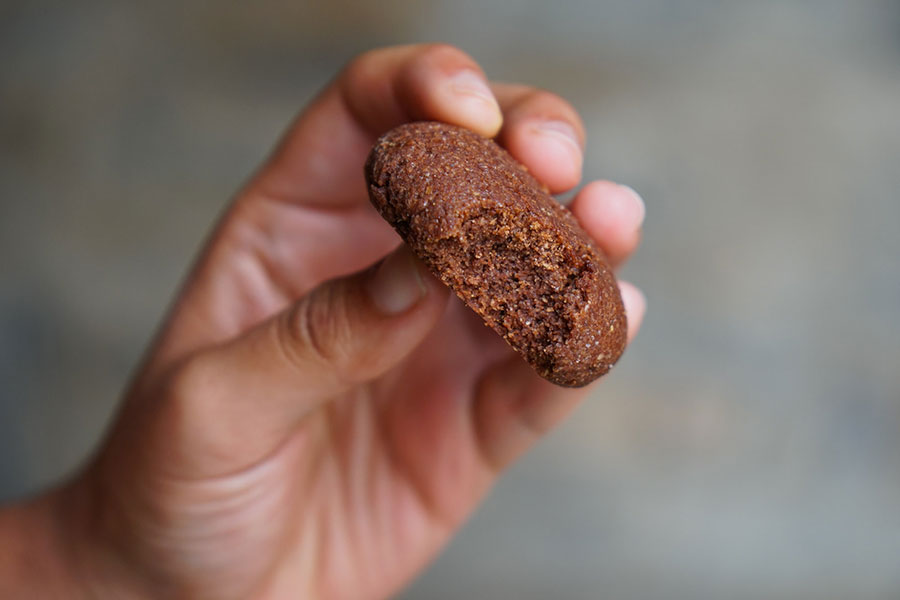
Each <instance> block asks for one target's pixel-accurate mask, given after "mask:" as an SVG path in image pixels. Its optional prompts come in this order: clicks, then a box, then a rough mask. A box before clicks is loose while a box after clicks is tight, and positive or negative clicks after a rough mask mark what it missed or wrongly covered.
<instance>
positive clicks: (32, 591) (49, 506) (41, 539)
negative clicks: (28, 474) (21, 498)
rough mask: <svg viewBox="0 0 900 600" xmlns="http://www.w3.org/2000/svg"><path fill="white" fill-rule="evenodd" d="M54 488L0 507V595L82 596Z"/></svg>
mask: <svg viewBox="0 0 900 600" xmlns="http://www.w3.org/2000/svg"><path fill="white" fill-rule="evenodd" d="M59 508H60V503H59V497H58V493H57V492H50V493H47V494H44V495H42V496H39V497H37V498H34V499H32V500H28V501H25V502H20V503H17V504H12V505H9V506H4V507H2V508H0V597H3V598H20V597H21V598H26V597H41V598H44V597H46V598H82V597H86V593H84V592H86V590H85V589H84V587H83V586H81V584H80V582H79V578H78V577H77V575H76V573H75V564H74V563H73V562H72V561H71V557H70V553H69V550H68V549H67V544H66V543H65V540H64V533H63V531H64V528H63V527H62V520H61V518H60V516H61V515H60V512H59Z"/></svg>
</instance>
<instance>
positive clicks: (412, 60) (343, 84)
mask: <svg viewBox="0 0 900 600" xmlns="http://www.w3.org/2000/svg"><path fill="white" fill-rule="evenodd" d="M426 119H427V120H436V121H443V122H445V123H451V124H454V125H459V126H461V127H466V128H468V129H471V130H473V131H475V132H477V133H480V134H481V135H484V136H487V137H492V136H494V135H496V133H497V132H498V131H499V130H500V126H501V125H502V122H503V116H502V114H501V112H500V108H499V106H498V104H497V101H496V100H495V98H494V95H493V93H492V92H491V89H490V88H489V87H488V83H487V79H486V78H485V75H484V72H483V71H482V70H481V67H479V66H478V63H476V62H475V60H474V59H473V58H472V57H470V56H469V55H468V54H466V53H465V52H463V51H462V50H459V49H458V48H455V47H453V46H448V45H446V44H419V45H411V46H397V47H392V48H385V49H380V50H373V51H370V52H367V53H365V54H362V55H360V56H359V57H358V58H356V59H355V60H353V61H352V62H351V63H350V64H348V65H347V66H346V67H345V68H344V69H343V70H342V71H341V73H340V74H339V75H338V77H337V78H336V79H335V80H334V81H333V82H332V83H331V84H330V85H329V86H328V87H327V88H326V89H325V90H324V91H323V92H322V93H321V94H320V95H319V96H318V97H317V98H316V99H315V100H314V101H313V102H312V104H311V105H310V106H309V107H308V108H307V109H306V110H305V111H303V113H301V114H300V115H299V116H298V118H297V119H296V120H295V122H294V123H293V125H292V126H291V127H290V128H289V130H288V132H287V134H286V135H285V136H284V137H283V139H282V140H281V142H280V143H279V145H278V146H277V148H276V150H275V151H274V153H273V154H272V156H271V157H270V158H269V160H268V161H267V162H266V164H265V165H264V166H263V168H262V169H261V170H260V172H259V174H258V175H257V176H256V177H255V178H254V181H253V182H252V183H251V190H255V191H257V192H259V193H260V194H262V195H264V196H267V197H269V198H275V199H277V200H280V201H285V202H288V203H292V204H303V205H322V204H324V205H327V206H329V207H346V206H348V205H355V204H358V203H360V202H364V201H365V193H364V190H365V186H364V184H363V178H362V164H363V162H364V161H365V158H366V155H367V154H368V152H369V149H370V148H371V146H372V143H373V142H374V141H375V139H376V138H377V137H378V136H379V135H381V134H382V133H384V132H385V131H387V130H388V129H390V128H392V127H395V126H396V125H400V124H401V123H404V122H407V121H415V120H426ZM251 195H252V194H251Z"/></svg>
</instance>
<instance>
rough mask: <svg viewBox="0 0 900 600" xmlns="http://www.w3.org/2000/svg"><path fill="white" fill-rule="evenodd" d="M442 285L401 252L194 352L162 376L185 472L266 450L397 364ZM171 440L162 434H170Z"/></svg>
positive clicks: (432, 319) (423, 328)
mask: <svg viewBox="0 0 900 600" xmlns="http://www.w3.org/2000/svg"><path fill="white" fill-rule="evenodd" d="M446 299H447V288H445V287H444V286H443V285H442V284H441V283H440V281H438V280H437V279H436V278H435V277H434V276H432V275H431V274H430V273H429V272H428V270H427V268H426V267H425V266H424V265H423V264H422V263H421V262H419V261H418V260H417V259H416V258H415V257H414V256H413V255H412V254H411V253H410V252H409V250H408V249H407V247H406V246H405V245H404V246H401V247H400V248H399V249H398V250H396V251H395V252H393V253H392V254H390V255H388V257H387V258H385V259H384V260H383V261H382V262H380V263H379V264H377V265H376V266H374V267H372V268H371V269H368V270H366V271H364V272H362V273H359V274H357V275H353V276H350V277H347V278H344V279H337V280H333V281H330V282H327V283H325V284H323V285H321V286H319V287H318V288H316V289H314V290H313V291H312V292H310V293H309V294H307V295H306V296H305V297H303V298H301V299H300V300H299V301H297V302H296V303H295V304H293V305H292V306H291V307H289V308H288V309H286V310H285V311H284V312H282V313H280V314H278V315H276V316H274V317H272V318H271V319H269V320H268V321H265V322H263V323H262V324H260V325H259V326H257V327H255V328H254V329H252V330H250V331H248V332H247V333H245V334H243V335H242V336H240V337H238V338H236V339H234V340H232V341H230V342H227V343H226V344H224V345H221V346H218V347H215V348H213V349H210V350H206V351H203V352H201V353H198V354H196V355H194V356H193V357H191V358H190V359H188V360H187V361H185V362H184V363H183V364H182V365H180V366H179V367H178V368H176V369H175V370H174V371H173V373H172V374H171V377H169V378H168V383H167V387H166V393H165V397H166V404H167V405H171V406H172V407H174V413H173V416H174V417H175V418H174V421H175V422H176V423H177V426H178V427H179V428H183V430H182V431H176V432H174V433H175V435H174V436H173V437H174V438H175V439H179V440H180V441H182V442H183V443H184V444H187V445H188V446H189V447H187V448H182V456H185V454H184V452H185V451H187V453H186V455H187V456H190V457H191V460H190V461H189V462H190V463H191V465H190V470H191V471H193V473H194V474H198V475H199V474H201V473H202V474H204V475H209V474H212V473H222V472H227V471H234V470H235V469H239V468H242V467H245V466H249V465H252V464H255V463H256V462H257V461H258V460H260V459H262V458H263V457H264V456H266V455H267V454H269V453H270V452H271V451H272V450H273V449H274V448H276V447H278V446H279V445H280V444H281V442H283V441H284V440H285V438H286V437H287V436H288V435H289V434H290V433H291V432H292V431H293V430H294V428H295V427H296V425H297V424H298V423H299V422H300V420H301V419H303V418H304V417H305V416H307V415H308V414H309V413H310V412H311V411H312V410H314V409H315V408H316V407H318V406H319V405H320V404H321V403H323V402H325V401H327V400H329V399H332V398H334V397H335V396H337V395H338V394H341V393H343V392H347V391H348V390H350V389H352V388H353V387H355V386H357V385H359V384H362V383H365V382H367V381H371V380H373V379H375V378H376V377H378V376H379V375H381V374H383V373H385V372H386V371H388V370H389V369H390V368H391V367H393V366H395V365H397V364H398V363H399V362H400V361H401V360H403V358H404V357H406V356H407V355H408V354H409V353H410V352H411V351H412V350H413V349H414V348H415V347H416V346H417V345H418V344H419V343H420V342H421V341H422V339H423V338H424V337H425V336H426V335H427V333H428V332H429V331H430V330H431V329H432V328H433V326H434V325H435V324H436V323H437V320H438V319H439V318H440V316H441V314H442V313H443V308H444V305H445V303H446ZM170 439H171V438H170Z"/></svg>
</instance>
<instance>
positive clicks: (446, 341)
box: [0, 45, 644, 599]
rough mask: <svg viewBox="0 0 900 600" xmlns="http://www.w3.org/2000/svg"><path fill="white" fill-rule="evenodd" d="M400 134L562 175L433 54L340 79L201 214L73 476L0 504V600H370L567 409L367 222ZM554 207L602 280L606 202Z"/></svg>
mask: <svg viewBox="0 0 900 600" xmlns="http://www.w3.org/2000/svg"><path fill="white" fill-rule="evenodd" d="M417 119H435V120H443V121H446V122H449V123H453V124H457V125H461V126H464V127H468V128H470V129H472V130H474V131H477V132H479V133H481V134H483V135H486V136H497V138H498V140H499V141H500V142H501V143H502V144H503V145H504V146H505V147H506V148H507V149H508V150H509V151H510V152H511V153H512V154H513V155H514V156H515V157H516V158H518V159H519V160H520V161H522V162H523V163H525V164H526V165H527V166H528V168H529V169H530V170H531V171H532V172H533V173H534V175H535V176H536V177H537V178H538V179H539V180H541V181H543V182H544V183H545V184H546V185H547V186H548V187H549V188H550V190H551V191H552V192H555V193H558V192H563V191H566V190H568V189H570V188H573V187H574V186H576V185H577V184H578V183H579V181H580V179H581V164H582V149H583V147H584V139H585V137H584V128H583V125H582V123H581V120H580V119H579V117H578V115H577V113H576V112H575V111H574V109H573V108H572V107H571V106H570V105H569V104H568V103H567V102H565V101H564V100H563V99H561V98H560V97H558V96H556V95H554V94H552V93H550V92H546V91H542V90H538V89H534V88H530V87H527V86H523V85H517V84H506V83H504V84H497V83H495V84H492V85H491V86H490V87H488V83H487V80H486V79H485V77H484V74H483V72H482V71H481V69H480V68H479V66H478V65H477V64H476V63H475V62H474V60H472V58H470V57H469V56H467V55H466V54H465V53H463V52H461V51H460V50H458V49H456V48H453V47H450V46H446V45H416V46H403V47H394V48H387V49H381V50H375V51H372V52H369V53H366V54H364V55H362V56H360V57H358V58H357V59H355V60H354V61H352V62H351V63H350V64H349V65H348V66H347V67H346V68H345V69H344V70H343V71H342V72H341V73H340V74H339V75H338V77H337V78H336V79H335V80H334V81H333V82H332V83H331V84H330V85H329V86H328V87H327V88H326V89H325V90H324V91H323V92H322V93H321V94H320V95H319V96H318V97H317V98H316V99H315V100H314V101H313V102H312V103H311V104H310V105H309V106H308V107H307V108H306V109H305V110H304V111H303V112H302V113H301V114H300V115H299V116H298V118H297V119H296V120H295V122H294V123H293V124H292V125H291V127H290V128H289V130H288V131H287V133H286V134H285V136H284V138H283V139H282V140H281V142H280V144H279V145H278V147H277V148H276V150H275V151H274V153H273V154H272V156H271V157H270V158H269V159H268V161H267V162H266V163H265V164H264V165H263V167H262V168H261V169H260V170H259V172H258V173H257V174H256V175H255V176H254V177H253V178H252V179H251V181H250V182H249V183H248V185H247V186H246V187H245V188H244V189H243V190H242V191H241V192H240V193H239V195H238V196H237V199H236V200H235V201H234V202H233V204H232V205H231V207H230V208H229V209H228V211H227V213H226V214H225V215H224V216H223V218H222V219H221V221H220V223H219V224H218V226H217V228H216V230H215V232H214V234H213V235H212V237H211V239H210V240H209V242H208V244H207V245H206V248H205V249H204V250H203V252H202V253H201V255H200V257H199V258H198V260H197V262H196V265H195V267H194V268H193V270H192V272H191V275H190V276H189V277H188V279H187V280H186V282H185V284H184V287H183V289H182V290H181V292H180V294H179V295H178V297H177V300H176V301H175V303H174V305H173V307H172V309H171V312H170V314H169V316H168V317H167V320H166V322H165V323H164V325H163V326H162V328H161V330H160V333H159V335H158V337H157V338H156V340H155V341H154V342H153V344H152V345H151V347H150V349H149V350H148V353H147V355H146V358H145V360H144V362H143V364H142V365H141V367H140V368H139V370H138V372H137V375H136V376H135V378H134V381H133V382H132V384H131V386H130V388H129V389H128V390H127V391H126V393H125V396H124V400H123V402H122V406H121V408H120V411H119V413H118V415H117V417H116V419H115V421H114V424H113V426H112V427H111V429H110V432H109V434H108V435H107V437H106V439H105V440H104V442H103V444H102V445H101V447H100V449H99V450H98V452H97V453H96V454H95V456H94V457H93V458H92V459H91V460H90V461H89V463H88V465H87V466H86V467H85V468H84V469H83V470H82V471H81V472H79V473H78V474H76V475H75V476H73V477H72V478H71V479H70V480H69V481H68V482H66V483H65V484H63V485H61V486H60V487H58V488H56V489H54V490H51V491H49V492H47V493H45V494H43V495H42V496H40V497H37V498H33V499H29V500H26V501H23V502H21V503H19V504H16V505H12V506H8V507H5V508H4V509H3V510H2V511H0V597H26V596H27V597H41V598H43V597H48V598H53V597H57V596H58V597H65V598H106V597H109V598H160V597H166V598H169V597H171V598H215V599H218V598H221V599H226V598H241V599H243V598H337V599H343V598H348V599H359V598H384V597H387V596H389V595H391V594H393V593H395V592H397V591H398V590H399V589H401V588H402V587H403V586H404V585H405V584H406V583H408V582H409V581H410V579H411V578H413V577H414V576H415V575H416V574H417V573H419V572H420V571H421V570H422V569H423V568H424V567H425V565H426V564H427V563H428V562H429V561H430V560H432V559H433V558H434V557H435V555H436V554H437V553H438V552H439V551H440V549H441V548H442V547H443V546H444V545H445V544H446V543H447V542H448V540H449V539H450V538H451V537H452V536H453V535H454V533H455V532H456V531H457V530H458V529H459V528H460V526H461V525H462V523H463V522H464V521H465V519H466V518H467V517H468V516H469V515H470V514H471V513H472V511H473V510H474V509H475V508H476V506H477V505H478V503H479V501H480V500H481V499H482V498H483V496H484V495H485V493H486V492H487V491H488V490H489V488H490V486H491V484H492V483H493V482H494V481H495V479H496V478H497V476H498V475H499V474H500V473H502V471H503V470H504V469H505V468H506V467H507V466H508V465H509V464H510V463H511V462H512V461H513V460H515V459H516V458H517V457H519V456H520V455H521V454H522V453H523V452H525V450H527V449H528V448H529V447H530V446H531V445H532V444H533V443H534V442H535V441H537V440H538V439H539V438H540V437H541V436H542V435H543V434H544V433H546V432H547V431H548V430H549V429H550V428H551V427H553V426H554V425H555V424H557V423H558V422H559V421H560V420H561V419H563V418H564V417H565V416H566V415H567V414H569V413H570V412H571V411H572V409H573V408H574V407H575V406H576V405H577V404H578V402H579V401H580V400H581V399H582V398H583V397H584V395H585V393H586V392H587V390H585V389H579V390H572V389H563V388H558V387H555V386H553V385H551V384H549V383H548V382H546V381H544V380H543V379H540V378H539V377H538V376H537V375H535V374H534V373H533V372H532V371H531V369H530V368H529V367H528V366H527V365H526V364H525V363H524V362H523V361H522V360H521V359H519V358H518V357H517V356H516V355H514V354H513V353H512V351H511V350H510V349H509V348H508V347H506V345H505V344H504V343H503V342H502V340H500V338H499V337H497V336H495V335H493V334H492V333H491V332H490V331H489V330H487V329H486V328H485V327H484V326H483V325H482V324H481V323H480V321H479V320H478V319H477V318H476V317H474V315H472V314H471V313H470V312H469V311H467V310H466V309H464V307H462V305H461V304H460V303H459V302H458V301H457V300H456V299H455V298H449V297H448V296H449V294H448V292H447V290H446V289H445V288H444V287H443V286H442V285H441V284H440V283H439V282H438V281H437V280H435V279H434V278H433V277H432V276H431V275H429V274H428V273H427V272H425V271H424V270H423V269H422V267H421V265H420V264H418V263H417V262H416V261H415V260H414V259H412V258H411V257H410V255H409V254H408V252H407V251H406V250H405V248H403V247H399V240H398V238H397V237H396V235H395V234H394V233H393V231H392V230H391V229H390V227H389V226H388V225H387V224H386V223H384V222H383V221H382V220H381V219H380V217H378V215H377V214H376V213H375V211H374V210H373V209H372V207H371V206H370V205H369V201H368V198H367V195H366V191H365V185H364V182H363V176H362V164H363V162H364V160H365V157H366V154H367V153H368V150H369V148H370V147H371V145H372V143H373V142H374V140H375V139H376V138H377V136H378V135H380V134H381V133H383V132H384V131H386V130H387V129H389V128H391V127H393V126H395V125H398V124H400V123H402V122H406V121H410V120H417ZM571 208H572V210H573V212H574V214H575V215H576V217H577V218H578V219H579V220H580V222H581V223H582V225H583V226H584V227H585V229H586V230H587V231H588V232H589V233H590V234H591V235H592V236H594V237H595V238H596V240H597V242H598V243H599V245H600V246H601V247H602V248H603V250H604V251H605V252H606V253H607V254H608V256H609V257H610V258H611V260H612V262H613V263H614V264H621V263H622V262H623V261H624V260H625V259H626V258H627V257H628V256H629V254H631V253H632V251H633V250H634V249H635V247H636V246H637V244H638V241H639V238H640V226H641V222H642V220H643V215H644V207H643V203H642V202H641V200H640V198H639V197H638V196H637V195H636V194H634V193H633V192H632V191H631V190H630V189H628V188H625V187H622V186H618V185H616V184H614V183H611V182H606V181H594V182H591V183H588V184H587V185H585V186H584V187H583V188H582V189H581V190H580V191H579V192H578V194H577V195H576V196H575V198H574V200H573V202H572V204H571ZM385 256H387V258H386V259H384V261H382V262H380V263H379V262H378V261H379V260H380V259H382V258H383V257H385ZM373 263H377V264H375V266H372V265H373ZM621 289H622V293H623V297H624V300H625V304H626V310H627V313H628V321H629V336H630V337H631V336H633V335H634V334H635V332H636V331H637V328H638V327H639V325H640V322H641V319H642V317H643V313H644V300H643V296H642V295H641V293H640V292H639V291H638V290H637V289H636V288H634V286H631V285H630V284H626V283H623V284H622V285H621Z"/></svg>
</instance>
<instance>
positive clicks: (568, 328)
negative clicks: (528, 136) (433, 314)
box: [365, 122, 626, 387]
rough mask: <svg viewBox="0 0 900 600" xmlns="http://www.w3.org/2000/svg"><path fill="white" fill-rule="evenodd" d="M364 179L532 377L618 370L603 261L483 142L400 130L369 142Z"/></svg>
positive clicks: (451, 133) (618, 303) (622, 328)
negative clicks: (526, 365) (535, 374)
mask: <svg viewBox="0 0 900 600" xmlns="http://www.w3.org/2000/svg"><path fill="white" fill-rule="evenodd" d="M365 174H366V182H367V183H368V187H369V197H370V198H371V200H372V203H373V204H374V205H375V207H376V208H377V209H378V211H379V212H380V213H381V215H382V216H383V217H384V218H385V219H386V220H387V221H388V222H389V223H390V224H391V225H392V226H393V227H394V229H396V230H397V232H398V233H399V234H400V236H401V237H402V238H403V239H404V240H405V241H406V243H407V244H408V245H409V246H410V248H411V249H412V250H413V252H415V254H416V255H418V256H419V258H421V259H422V261H423V262H424V263H425V264H427V265H428V266H429V267H430V268H431V270H432V271H433V272H434V273H435V274H436V275H437V276H438V277H439V278H440V279H441V280H442V281H443V282H444V283H445V284H447V285H448V286H449V287H450V288H451V289H452V290H453V291H454V292H456V294H457V295H458V296H459V297H460V298H461V299H462V301H463V302H465V303H466V304H467V305H468V306H469V308H471V309H472V310H474V311H475V312H476V313H478V314H479V315H480V316H481V318H482V319H483V320H484V322H485V323H486V324H487V325H489V326H490V327H492V328H493V329H494V330H495V331H496V332H497V333H499V334H500V335H501V336H503V338H504V339H505V340H506V341H507V342H508V343H509V345H510V346H512V347H513V348H514V349H515V350H516V351H517V352H518V353H519V354H521V355H522V356H523V357H524V358H525V360H526V361H528V363H529V364H530V365H531V366H532V367H533V368H534V369H535V371H537V372H538V373H539V374H540V375H541V376H542V377H544V378H546V379H548V380H549V381H552V382H553V383H555V384H557V385H562V386H568V387H580V386H583V385H587V384H588V383H590V382H591V381H593V380H594V379H596V378H597V377H600V376H601V375H603V374H604V373H606V372H607V371H608V370H609V369H610V367H612V366H613V364H615V362H616V361H617V360H618V358H619V356H620V355H621V354H622V351H623V350H624V348H625V335H626V320H625V311H624V307H623V305H622V298H621V296H620V294H619V288H618V286H617V285H616V280H615V278H614V276H613V274H612V271H611V270H610V268H609V265H608V264H607V262H606V259H605V258H604V256H603V254H602V253H601V252H600V250H599V249H598V248H597V247H596V245H595V244H594V242H593V241H592V240H591V238H590V237H589V236H588V235H587V233H585V231H584V230H583V229H581V227H580V226H579V225H578V223H577V222H576V220H575V218H574V217H573V216H572V213H571V212H569V210H568V209H567V208H565V207H563V206H562V205H560V204H559V203H558V202H556V200H554V199H553V198H552V197H551V196H550V195H549V194H548V193H547V192H546V191H545V188H543V187H542V186H541V185H540V184H539V183H538V182H537V180H536V179H535V178H534V177H533V176H531V174H529V173H528V172H527V171H526V169H525V167H524V166H522V165H521V164H519V163H518V162H517V161H516V160H515V159H513V158H512V157H511V156H510V155H509V154H508V153H507V152H506V151H505V150H503V149H502V148H500V146H498V145H497V144H495V143H494V142H493V141H492V140H489V139H486V138H483V137H481V136H479V135H478V134H476V133H473V132H471V131H468V130H466V129H462V128H460V127H455V126H452V125H446V124H443V123H434V122H419V123H409V124H406V125H401V126H400V127H397V128H396V129H393V130H391V131H389V132H388V133H386V134H385V135H383V136H382V137H381V138H380V139H379V140H378V141H377V142H376V143H375V146H374V148H372V152H371V154H370V155H369V158H368V160H367V161H366V166H365Z"/></svg>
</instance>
